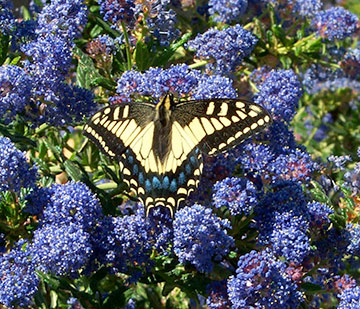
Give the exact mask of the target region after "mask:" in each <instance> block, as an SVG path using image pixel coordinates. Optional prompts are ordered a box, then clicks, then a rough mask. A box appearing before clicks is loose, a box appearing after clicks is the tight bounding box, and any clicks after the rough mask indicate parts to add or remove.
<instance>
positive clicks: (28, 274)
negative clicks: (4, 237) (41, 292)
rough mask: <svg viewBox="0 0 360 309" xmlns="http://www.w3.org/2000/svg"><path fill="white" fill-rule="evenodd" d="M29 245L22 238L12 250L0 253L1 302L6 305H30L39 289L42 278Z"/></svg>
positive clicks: (11, 306)
mask: <svg viewBox="0 0 360 309" xmlns="http://www.w3.org/2000/svg"><path fill="white" fill-rule="evenodd" d="M28 246H29V244H28V243H26V242H25V241H24V240H20V241H18V242H17V243H16V244H15V246H14V247H13V248H12V249H11V250H10V252H8V253H5V254H2V255H0V278H1V280H0V304H3V305H5V306H6V307H9V308H13V307H15V306H19V307H28V306H30V305H31V304H32V303H33V296H34V294H35V293H36V291H37V290H38V285H39V281H40V280H39V277H38V275H37V273H36V272H35V264H34V263H33V262H32V260H31V255H30V254H31V252H30V251H29V250H28Z"/></svg>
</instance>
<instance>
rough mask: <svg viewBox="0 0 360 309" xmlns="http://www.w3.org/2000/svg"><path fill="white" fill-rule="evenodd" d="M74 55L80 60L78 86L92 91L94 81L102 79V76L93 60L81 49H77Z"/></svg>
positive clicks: (74, 50) (77, 71)
mask: <svg viewBox="0 0 360 309" xmlns="http://www.w3.org/2000/svg"><path fill="white" fill-rule="evenodd" d="M73 54H74V56H76V57H77V58H78V66H77V69H76V73H77V74H76V84H77V85H78V86H80V87H82V88H86V89H90V88H91V84H92V83H93V82H94V80H95V79H97V78H102V76H101V75H100V74H99V73H98V71H97V70H96V68H95V66H94V63H93V61H92V59H91V58H90V57H89V56H88V55H87V54H85V53H84V52H83V51H82V50H81V49H80V48H78V47H75V48H74V49H73Z"/></svg>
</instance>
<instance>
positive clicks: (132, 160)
mask: <svg viewBox="0 0 360 309" xmlns="http://www.w3.org/2000/svg"><path fill="white" fill-rule="evenodd" d="M128 161H129V163H130V164H133V163H134V157H133V156H128Z"/></svg>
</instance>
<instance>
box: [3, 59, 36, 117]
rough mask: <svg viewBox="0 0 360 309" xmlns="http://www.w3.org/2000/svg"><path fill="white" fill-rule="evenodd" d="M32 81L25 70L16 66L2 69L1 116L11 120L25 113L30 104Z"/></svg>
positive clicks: (4, 66)
mask: <svg viewBox="0 0 360 309" xmlns="http://www.w3.org/2000/svg"><path fill="white" fill-rule="evenodd" d="M32 88H33V84H32V80H31V78H30V76H29V75H28V74H27V73H26V72H25V70H24V69H22V68H20V67H18V66H15V65H3V66H1V67H0V115H1V118H5V120H11V119H12V118H13V117H14V116H15V115H16V114H18V113H22V112H24V109H25V106H26V105H29V103H30V96H31V90H32Z"/></svg>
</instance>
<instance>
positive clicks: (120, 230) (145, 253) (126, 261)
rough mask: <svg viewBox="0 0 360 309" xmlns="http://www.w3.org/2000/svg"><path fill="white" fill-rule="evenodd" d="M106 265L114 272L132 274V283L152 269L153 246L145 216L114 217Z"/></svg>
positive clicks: (108, 241)
mask: <svg viewBox="0 0 360 309" xmlns="http://www.w3.org/2000/svg"><path fill="white" fill-rule="evenodd" d="M109 223H110V226H109V228H108V235H107V238H106V240H105V243H104V244H103V245H104V246H105V248H106V255H105V257H104V260H105V263H106V264H107V265H108V266H109V267H110V269H111V271H112V272H126V273H127V274H131V279H130V280H131V281H134V280H136V279H137V278H139V277H140V276H141V275H142V273H144V272H146V271H148V270H150V269H151V266H152V264H151V261H150V255H151V252H152V244H151V242H150V241H149V240H150V237H149V230H148V227H147V225H146V221H145V218H144V216H143V215H139V214H136V215H131V216H124V217H114V218H112V219H111V221H110V222H109Z"/></svg>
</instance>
